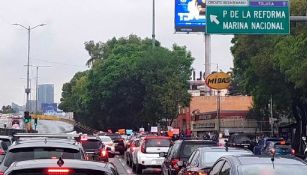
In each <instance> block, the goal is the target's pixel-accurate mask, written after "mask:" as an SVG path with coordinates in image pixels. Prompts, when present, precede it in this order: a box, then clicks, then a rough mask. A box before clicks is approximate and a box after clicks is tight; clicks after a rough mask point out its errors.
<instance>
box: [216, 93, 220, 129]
mask: <svg viewBox="0 0 307 175" xmlns="http://www.w3.org/2000/svg"><path fill="white" fill-rule="evenodd" d="M216 119H217V132H218V134H220V132H221V126H220V124H221V91H220V90H218V91H217V110H216Z"/></svg>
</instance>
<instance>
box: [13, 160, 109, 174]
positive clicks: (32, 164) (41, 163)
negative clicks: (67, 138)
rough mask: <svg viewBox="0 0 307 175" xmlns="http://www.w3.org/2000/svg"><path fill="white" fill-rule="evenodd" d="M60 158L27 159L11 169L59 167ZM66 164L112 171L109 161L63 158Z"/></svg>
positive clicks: (64, 166) (65, 165)
mask: <svg viewBox="0 0 307 175" xmlns="http://www.w3.org/2000/svg"><path fill="white" fill-rule="evenodd" d="M57 161H58V159H39V160H26V161H20V162H15V163H14V164H12V165H11V167H10V168H9V169H10V170H13V171H14V170H22V169H31V168H59V166H58V165H57ZM63 161H64V165H63V166H62V167H61V168H72V169H91V170H100V171H107V172H110V170H109V169H108V166H107V165H108V163H103V162H92V161H85V160H77V159H63Z"/></svg>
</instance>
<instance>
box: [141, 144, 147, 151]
mask: <svg viewBox="0 0 307 175" xmlns="http://www.w3.org/2000/svg"><path fill="white" fill-rule="evenodd" d="M141 152H142V153H145V152H146V149H145V143H143V144H142V146H141Z"/></svg>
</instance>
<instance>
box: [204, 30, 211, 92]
mask: <svg viewBox="0 0 307 175" xmlns="http://www.w3.org/2000/svg"><path fill="white" fill-rule="evenodd" d="M210 73H211V36H210V35H209V34H205V76H204V79H206V78H207V77H208V76H209V75H210ZM205 95H206V96H210V95H211V90H210V88H209V87H208V86H207V85H205Z"/></svg>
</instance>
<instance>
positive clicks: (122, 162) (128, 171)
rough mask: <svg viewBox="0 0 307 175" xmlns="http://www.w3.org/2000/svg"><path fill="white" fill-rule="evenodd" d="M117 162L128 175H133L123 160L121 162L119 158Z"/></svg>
mask: <svg viewBox="0 0 307 175" xmlns="http://www.w3.org/2000/svg"><path fill="white" fill-rule="evenodd" d="M118 160H119V162H120V164H121V165H122V166H123V168H124V169H125V170H126V172H127V173H128V174H133V172H132V171H131V170H130V167H129V166H128V165H127V164H126V162H125V160H123V159H122V158H121V157H119V158H118Z"/></svg>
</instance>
